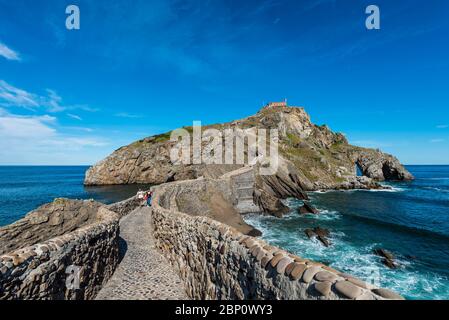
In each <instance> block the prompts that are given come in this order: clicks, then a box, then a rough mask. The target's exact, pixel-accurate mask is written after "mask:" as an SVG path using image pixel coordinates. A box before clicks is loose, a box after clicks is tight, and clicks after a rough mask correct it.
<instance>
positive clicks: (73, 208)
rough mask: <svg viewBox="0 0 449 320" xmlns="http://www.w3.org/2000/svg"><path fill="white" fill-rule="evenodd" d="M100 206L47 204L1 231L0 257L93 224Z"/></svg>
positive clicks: (72, 202)
mask: <svg viewBox="0 0 449 320" xmlns="http://www.w3.org/2000/svg"><path fill="white" fill-rule="evenodd" d="M101 206H102V204H101V203H99V202H96V201H91V200H70V199H64V198H58V199H55V200H54V201H53V202H51V203H47V204H44V205H42V206H40V207H39V208H37V209H35V210H33V211H31V212H29V213H28V214H27V215H26V216H25V217H24V218H23V219H21V220H19V221H16V222H15V223H13V224H10V225H7V226H4V227H1V228H0V255H1V254H3V253H5V252H9V251H12V250H15V249H17V248H20V247H26V246H30V245H33V244H36V243H38V242H42V241H44V240H47V239H49V238H52V237H56V236H59V235H62V234H66V233H68V232H71V231H73V230H75V229H77V228H80V227H82V226H84V225H87V224H89V223H92V222H94V221H95V219H96V217H97V212H98V209H99V208H100V207H101Z"/></svg>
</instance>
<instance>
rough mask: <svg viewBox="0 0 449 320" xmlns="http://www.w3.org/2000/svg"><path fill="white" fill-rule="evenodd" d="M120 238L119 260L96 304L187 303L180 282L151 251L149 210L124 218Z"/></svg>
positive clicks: (151, 237) (158, 255) (135, 212)
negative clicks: (113, 301) (181, 300)
mask: <svg viewBox="0 0 449 320" xmlns="http://www.w3.org/2000/svg"><path fill="white" fill-rule="evenodd" d="M120 237H121V239H120V255H121V259H122V260H121V262H120V264H119V265H118V266H117V269H116V270H115V272H114V275H113V276H112V278H111V279H109V281H108V283H107V284H106V285H105V286H104V287H103V288H102V289H101V290H100V292H99V293H98V295H97V297H96V299H97V300H180V299H188V297H187V295H186V293H185V289H184V285H183V283H182V281H181V279H180V278H179V276H178V275H177V273H176V272H175V270H173V267H172V266H171V265H170V263H169V262H168V261H167V260H166V259H165V258H164V257H163V256H162V255H161V254H160V253H159V251H157V249H156V247H155V240H154V238H153V235H152V228H151V209H150V208H148V207H145V208H139V209H136V210H134V211H133V212H131V213H130V214H129V215H127V216H126V217H124V218H123V219H122V220H121V221H120Z"/></svg>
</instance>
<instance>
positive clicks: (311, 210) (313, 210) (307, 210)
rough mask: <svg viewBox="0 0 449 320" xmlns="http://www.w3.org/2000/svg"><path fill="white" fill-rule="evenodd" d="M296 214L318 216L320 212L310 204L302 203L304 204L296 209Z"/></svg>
mask: <svg viewBox="0 0 449 320" xmlns="http://www.w3.org/2000/svg"><path fill="white" fill-rule="evenodd" d="M298 212H299V213H300V214H309V213H310V214H319V213H320V211H319V210H318V209H316V208H314V207H313V206H312V205H311V204H309V203H308V202H305V201H304V204H303V205H302V206H301V207H299V208H298Z"/></svg>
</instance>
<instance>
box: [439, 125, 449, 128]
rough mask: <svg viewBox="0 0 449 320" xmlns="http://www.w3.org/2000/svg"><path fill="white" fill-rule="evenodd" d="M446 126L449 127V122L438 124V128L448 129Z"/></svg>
mask: <svg viewBox="0 0 449 320" xmlns="http://www.w3.org/2000/svg"><path fill="white" fill-rule="evenodd" d="M446 128H449V125H448V124H439V125H437V129H446Z"/></svg>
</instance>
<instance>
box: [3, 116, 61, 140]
mask: <svg viewBox="0 0 449 320" xmlns="http://www.w3.org/2000/svg"><path fill="white" fill-rule="evenodd" d="M55 120H56V118H54V117H50V116H29V117H27V116H16V115H7V114H3V115H0V136H1V137H2V139H8V138H25V139H29V138H33V139H42V138H48V137H52V136H54V135H55V134H56V130H55V129H54V128H52V127H51V126H50V125H49V124H51V123H53V122H55Z"/></svg>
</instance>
